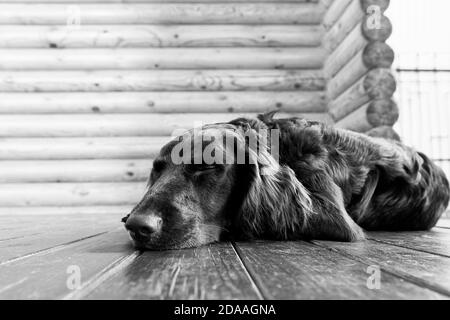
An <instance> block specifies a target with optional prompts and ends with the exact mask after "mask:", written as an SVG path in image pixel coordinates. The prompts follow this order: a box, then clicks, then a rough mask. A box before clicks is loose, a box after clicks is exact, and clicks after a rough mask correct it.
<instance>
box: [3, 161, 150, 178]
mask: <svg viewBox="0 0 450 320" xmlns="http://www.w3.org/2000/svg"><path fill="white" fill-rule="evenodd" d="M151 168H152V161H151V160H150V159H148V160H147V159H146V160H137V159H128V160H47V161H42V160H41V161H36V160H34V161H17V160H15V161H0V183H23V182H30V183H32V182H39V183H42V182H112V181H118V182H128V181H146V180H147V179H148V177H149V176H150V170H151Z"/></svg>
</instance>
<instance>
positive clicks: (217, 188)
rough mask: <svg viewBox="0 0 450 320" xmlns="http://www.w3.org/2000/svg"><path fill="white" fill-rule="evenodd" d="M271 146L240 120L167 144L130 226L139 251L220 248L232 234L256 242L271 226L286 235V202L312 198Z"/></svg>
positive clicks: (128, 222) (190, 133)
mask: <svg viewBox="0 0 450 320" xmlns="http://www.w3.org/2000/svg"><path fill="white" fill-rule="evenodd" d="M266 134H267V131H265V132H264V135H265V136H266V137H267V135H266ZM267 141H268V140H267V139H266V138H265V137H264V139H263V138H262V135H261V133H260V132H259V131H257V130H256V129H255V128H254V127H252V126H251V124H249V123H248V122H247V121H237V122H234V123H228V124H215V125H208V126H205V127H202V128H200V129H193V130H190V131H188V132H187V133H185V134H184V135H182V136H180V137H178V138H176V139H175V140H173V141H171V142H169V143H168V144H167V145H165V146H164V147H163V148H162V149H161V151H160V154H159V155H158V157H157V158H156V159H155V160H154V162H153V169H152V171H151V174H150V179H149V184H148V189H147V191H146V194H145V195H144V197H143V199H142V200H141V201H140V202H139V203H138V204H137V205H136V207H135V208H134V209H133V210H132V212H131V213H130V215H128V216H127V217H125V218H124V219H123V221H124V222H125V227H126V229H127V230H128V232H129V233H130V235H131V237H132V239H133V240H134V243H135V245H136V246H137V247H140V248H147V249H178V248H187V247H195V246H200V245H203V244H207V243H211V242H215V241H218V240H219V239H220V237H221V235H224V234H228V232H227V231H233V232H235V231H236V230H240V231H241V232H242V233H245V234H246V235H247V236H251V235H252V234H256V233H263V232H266V231H267V230H266V229H267V228H266V226H265V224H271V225H270V226H269V228H272V229H273V228H279V226H280V225H281V223H282V222H283V214H284V213H282V212H281V211H282V210H283V209H285V208H284V207H283V205H282V203H283V202H285V203H286V204H287V203H289V202H290V201H294V202H295V201H298V200H295V199H294V200H293V199H292V198H296V197H298V195H299V194H300V195H303V196H304V197H306V198H307V194H306V191H305V190H303V189H301V185H299V184H298V181H297V180H296V179H295V175H294V174H293V172H292V170H290V169H288V168H285V169H284V170H280V166H279V164H278V162H277V161H276V159H275V158H274V156H273V155H272V154H270V153H269V150H270V147H269V146H268V144H267ZM296 182H297V183H296ZM299 188H300V189H299ZM282 189H285V190H282ZM289 191H290V192H289ZM300 198H301V197H300ZM308 199H309V198H307V199H306V202H305V203H308ZM262 211H267V212H269V211H270V212H271V213H270V215H273V219H274V221H273V222H270V221H269V220H270V219H269V218H268V217H265V216H264V215H265V213H263V212H262ZM290 223H294V224H295V223H299V224H303V223H304V221H297V222H296V221H291V222H290ZM280 231H281V232H283V231H285V230H277V232H280Z"/></svg>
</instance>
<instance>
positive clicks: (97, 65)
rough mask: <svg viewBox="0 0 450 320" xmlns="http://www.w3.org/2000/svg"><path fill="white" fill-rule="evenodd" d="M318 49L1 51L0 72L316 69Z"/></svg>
mask: <svg viewBox="0 0 450 320" xmlns="http://www.w3.org/2000/svg"><path fill="white" fill-rule="evenodd" d="M324 60H325V54H324V51H323V50H322V49H319V48H164V49H143V48H140V49H65V50H53V49H0V70H110V69H139V70H146V69H319V68H321V67H322V65H323V61H324Z"/></svg>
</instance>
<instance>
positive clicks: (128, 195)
mask: <svg viewBox="0 0 450 320" xmlns="http://www.w3.org/2000/svg"><path fill="white" fill-rule="evenodd" d="M145 189H146V183H145V182H103V183H100V182H95V183H94V182H90V183H8V184H0V192H1V194H2V206H3V207H29V206H31V207H33V206H35V207H39V206H44V207H45V206H50V207H64V206H116V205H120V206H122V205H132V204H136V203H137V202H138V201H139V200H140V199H141V198H142V196H143V195H144V192H145Z"/></svg>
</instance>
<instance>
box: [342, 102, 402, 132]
mask: <svg viewBox="0 0 450 320" xmlns="http://www.w3.org/2000/svg"><path fill="white" fill-rule="evenodd" d="M398 118H399V109H398V106H397V104H396V103H395V102H394V101H393V100H391V99H379V100H373V101H371V102H369V103H367V104H365V105H363V106H362V107H360V108H358V109H356V110H355V111H353V112H352V113H350V114H349V115H347V116H346V117H344V118H342V119H341V120H339V121H337V122H336V126H337V127H339V128H345V129H349V130H354V131H357V132H366V131H369V130H371V129H372V128H375V127H380V126H393V125H394V124H395V123H396V122H397V120H398Z"/></svg>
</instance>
